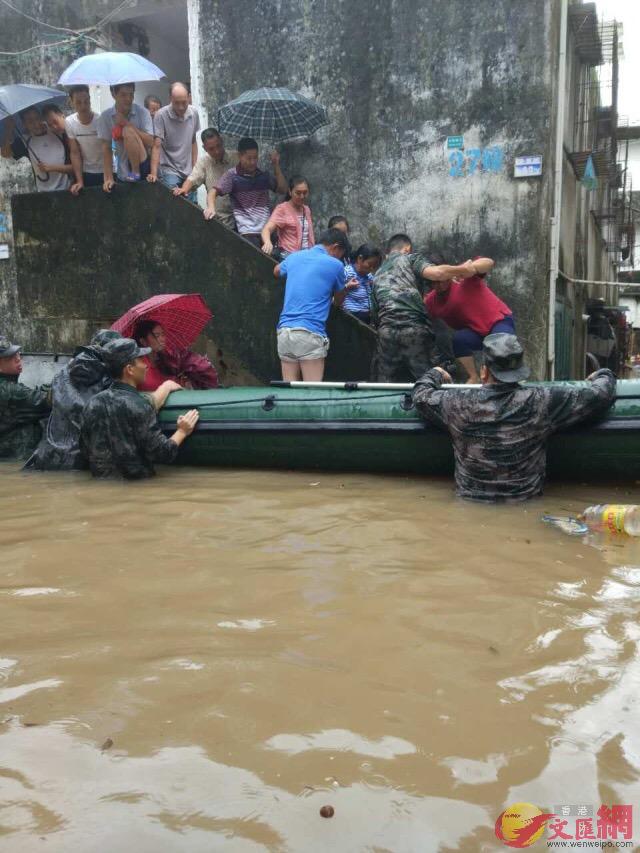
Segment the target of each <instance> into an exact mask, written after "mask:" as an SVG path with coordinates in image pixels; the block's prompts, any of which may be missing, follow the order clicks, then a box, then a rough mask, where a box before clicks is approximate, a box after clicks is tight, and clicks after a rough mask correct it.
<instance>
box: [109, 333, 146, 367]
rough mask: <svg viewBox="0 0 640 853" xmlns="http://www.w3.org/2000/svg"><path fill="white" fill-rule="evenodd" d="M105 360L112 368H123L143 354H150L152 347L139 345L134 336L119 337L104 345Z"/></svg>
mask: <svg viewBox="0 0 640 853" xmlns="http://www.w3.org/2000/svg"><path fill="white" fill-rule="evenodd" d="M103 350H104V360H105V362H106V364H107V365H108V367H109V368H110V369H118V368H123V367H124V366H125V365H127V364H130V362H132V361H133V360H134V359H136V358H140V356H142V355H149V353H150V352H151V351H152V350H151V347H139V346H138V344H137V343H136V342H135V341H134V340H133V339H132V338H120V337H119V338H117V339H116V340H113V341H109V342H108V343H106V344H105V345H104V347H103Z"/></svg>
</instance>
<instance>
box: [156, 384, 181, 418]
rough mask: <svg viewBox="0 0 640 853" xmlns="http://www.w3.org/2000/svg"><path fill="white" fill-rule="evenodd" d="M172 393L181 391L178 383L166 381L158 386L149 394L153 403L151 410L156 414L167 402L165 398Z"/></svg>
mask: <svg viewBox="0 0 640 853" xmlns="http://www.w3.org/2000/svg"><path fill="white" fill-rule="evenodd" d="M172 391H182V385H180V384H179V383H178V382H174V381H173V379H167V380H165V381H164V382H163V383H162V384H161V385H158V387H157V388H156V390H155V391H152V392H151V394H150V397H151V402H152V403H153V408H154V409H155V410H156V412H159V411H160V409H161V408H162V407H163V406H164V404H165V403H166V402H167V397H168V396H169V394H171V393H172Z"/></svg>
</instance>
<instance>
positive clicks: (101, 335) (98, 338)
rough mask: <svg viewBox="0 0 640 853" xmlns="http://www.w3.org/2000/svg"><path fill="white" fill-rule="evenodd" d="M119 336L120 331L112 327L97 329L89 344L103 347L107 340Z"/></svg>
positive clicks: (116, 338)
mask: <svg viewBox="0 0 640 853" xmlns="http://www.w3.org/2000/svg"><path fill="white" fill-rule="evenodd" d="M121 337H122V335H121V334H120V332H116V331H115V330H114V329H98V331H97V332H96V333H95V335H94V336H93V337H92V338H91V346H92V347H103V346H104V345H105V344H107V343H109V341H117V340H118V338H121Z"/></svg>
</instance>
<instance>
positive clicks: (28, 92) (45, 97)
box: [0, 83, 67, 137]
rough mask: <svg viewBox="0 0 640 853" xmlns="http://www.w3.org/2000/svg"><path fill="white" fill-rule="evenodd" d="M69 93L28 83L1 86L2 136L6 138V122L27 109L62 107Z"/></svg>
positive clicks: (0, 113)
mask: <svg viewBox="0 0 640 853" xmlns="http://www.w3.org/2000/svg"><path fill="white" fill-rule="evenodd" d="M66 100H67V93H66V92H61V91H60V90H59V89H50V88H49V87H48V86H31V85H29V84H28V83H12V84H11V85H9V86H0V136H2V137H3V136H4V127H3V124H4V121H5V120H6V119H8V118H9V117H10V116H15V115H17V114H18V113H19V112H22V110H26V109H27V107H41V106H44V105H45V104H57V105H58V106H59V107H62V106H63V104H64V103H65V101H66Z"/></svg>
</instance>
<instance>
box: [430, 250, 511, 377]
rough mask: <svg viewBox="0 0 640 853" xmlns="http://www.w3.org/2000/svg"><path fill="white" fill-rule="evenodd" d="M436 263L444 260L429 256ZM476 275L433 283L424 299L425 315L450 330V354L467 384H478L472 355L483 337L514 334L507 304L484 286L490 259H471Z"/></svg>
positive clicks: (490, 267)
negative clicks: (452, 355)
mask: <svg viewBox="0 0 640 853" xmlns="http://www.w3.org/2000/svg"><path fill="white" fill-rule="evenodd" d="M429 257H430V259H431V260H432V261H433V262H434V263H436V264H440V263H444V261H442V260H439V259H437V258H436V256H435V255H434V254H430V255H429ZM471 263H472V264H473V266H474V268H475V270H476V275H474V276H471V278H467V279H464V280H463V281H455V280H454V281H440V282H434V283H433V290H431V291H430V292H429V293H428V294H427V295H426V296H425V298H424V304H425V306H426V308H427V311H428V313H429V315H430V316H431V317H433V318H437V319H439V320H444V322H445V323H446V324H447V326H449V327H450V328H452V329H454V330H455V331H454V335H453V353H454V355H455V357H456V358H457V359H458V361H459V362H460V364H461V365H462V366H463V367H464V369H465V370H466V371H467V373H468V374H469V379H468V380H467V382H468V383H473V384H477V383H479V382H480V377H479V376H478V371H477V369H476V362H475V358H474V356H473V354H474V352H478V351H479V350H481V349H482V342H483V340H484V339H485V338H486V336H487V335H492V334H496V333H498V332H506V333H507V334H510V335H515V333H516V329H515V325H514V323H513V316H512V314H511V309H510V308H509V306H508V305H505V303H504V302H503V301H502V300H501V299H498V297H497V296H496V295H495V293H494V292H493V291H492V290H491V289H490V288H489V287H488V286H487V283H486V281H485V276H486V274H487V273H488V272H490V271H491V270H492V269H493V267H494V262H493V261H492V260H491V258H474V259H473V261H472V262H471Z"/></svg>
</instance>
